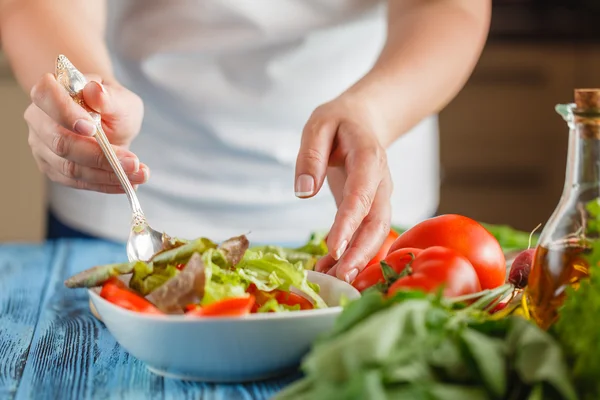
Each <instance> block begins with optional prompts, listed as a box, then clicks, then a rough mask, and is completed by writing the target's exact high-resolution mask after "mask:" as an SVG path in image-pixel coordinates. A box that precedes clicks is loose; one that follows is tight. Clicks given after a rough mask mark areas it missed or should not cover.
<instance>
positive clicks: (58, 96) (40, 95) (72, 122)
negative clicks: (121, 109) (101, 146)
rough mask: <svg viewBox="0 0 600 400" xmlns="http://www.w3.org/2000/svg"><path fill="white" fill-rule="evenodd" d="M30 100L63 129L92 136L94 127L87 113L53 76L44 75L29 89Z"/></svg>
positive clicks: (94, 130)
mask: <svg viewBox="0 0 600 400" xmlns="http://www.w3.org/2000/svg"><path fill="white" fill-rule="evenodd" d="M31 100H32V101H33V103H34V104H35V105H36V106H38V107H39V108H40V109H41V110H42V111H43V112H44V113H46V114H47V115H48V116H49V117H50V118H52V119H53V120H54V121H56V122H57V123H58V124H60V125H61V126H62V127H64V128H65V129H69V130H71V131H73V132H77V133H79V134H80V135H84V136H92V135H94V134H95V132H96V127H95V124H94V122H93V121H92V118H91V117H90V115H89V114H88V113H87V111H86V110H85V109H84V108H83V107H81V106H80V105H78V104H77V103H75V102H74V101H73V99H72V98H71V96H70V95H69V93H68V92H67V90H66V89H65V88H64V87H62V86H61V84H60V83H58V81H57V80H56V78H55V77H54V75H52V74H45V75H44V76H43V77H42V79H40V80H39V81H38V82H37V83H36V84H35V86H34V87H33V88H32V89H31Z"/></svg>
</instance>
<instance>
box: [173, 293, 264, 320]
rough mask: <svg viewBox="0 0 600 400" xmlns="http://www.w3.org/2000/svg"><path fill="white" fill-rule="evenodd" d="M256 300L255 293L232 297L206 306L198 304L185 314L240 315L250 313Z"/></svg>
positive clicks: (200, 315)
mask: <svg viewBox="0 0 600 400" xmlns="http://www.w3.org/2000/svg"><path fill="white" fill-rule="evenodd" d="M254 302H255V298H254V296H253V295H250V296H248V297H231V298H228V299H223V300H221V301H217V302H214V303H211V304H209V305H206V306H202V307H201V306H197V307H196V308H195V309H192V310H190V311H187V312H186V313H185V314H186V315H192V316H196V317H225V316H227V317H232V316H235V317H239V316H242V315H246V314H250V310H251V309H252V306H253V305H254Z"/></svg>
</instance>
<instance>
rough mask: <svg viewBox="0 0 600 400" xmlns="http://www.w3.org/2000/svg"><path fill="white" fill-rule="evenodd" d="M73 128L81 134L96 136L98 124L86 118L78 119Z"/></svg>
mask: <svg viewBox="0 0 600 400" xmlns="http://www.w3.org/2000/svg"><path fill="white" fill-rule="evenodd" d="M73 130H74V131H75V132H77V133H79V134H80V135H85V136H94V134H95V133H96V125H94V124H93V123H91V122H90V121H87V120H85V119H78V120H77V121H75V125H73Z"/></svg>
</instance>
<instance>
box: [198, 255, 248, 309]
mask: <svg viewBox="0 0 600 400" xmlns="http://www.w3.org/2000/svg"><path fill="white" fill-rule="evenodd" d="M219 253H220V252H219V250H208V251H207V252H206V253H205V254H204V255H203V257H202V261H203V262H204V277H205V283H204V296H203V297H202V302H201V304H202V305H206V304H210V303H214V302H216V301H219V300H223V299H226V298H229V297H246V296H248V294H247V293H246V289H247V288H248V284H249V283H248V281H247V280H245V279H244V278H243V277H242V276H241V275H240V274H239V273H237V271H236V270H232V269H230V268H227V267H222V266H219V265H217V264H216V263H215V262H214V261H213V259H217V260H218V259H220V258H221V257H220V254H219Z"/></svg>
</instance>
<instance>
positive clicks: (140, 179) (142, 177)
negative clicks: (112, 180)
mask: <svg viewBox="0 0 600 400" xmlns="http://www.w3.org/2000/svg"><path fill="white" fill-rule="evenodd" d="M128 176H129V180H130V181H131V182H132V183H133V182H136V183H144V182H146V181H148V178H149V177H150V171H149V170H148V167H146V166H145V165H144V166H142V167H141V168H140V170H139V171H137V172H134V173H132V174H129V175H128Z"/></svg>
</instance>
